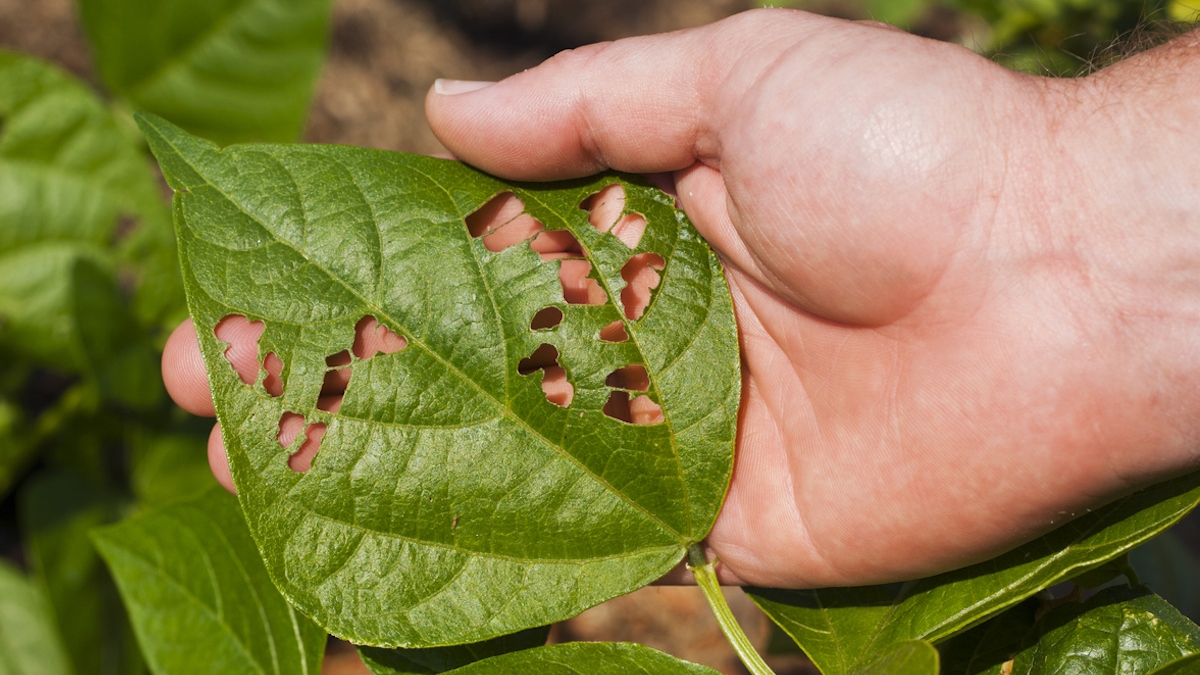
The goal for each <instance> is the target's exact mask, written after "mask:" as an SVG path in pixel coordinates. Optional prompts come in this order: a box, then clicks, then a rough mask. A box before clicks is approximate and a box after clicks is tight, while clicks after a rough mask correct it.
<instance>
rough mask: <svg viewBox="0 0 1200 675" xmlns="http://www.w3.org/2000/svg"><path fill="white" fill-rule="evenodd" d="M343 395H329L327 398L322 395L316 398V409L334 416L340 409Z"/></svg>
mask: <svg viewBox="0 0 1200 675" xmlns="http://www.w3.org/2000/svg"><path fill="white" fill-rule="evenodd" d="M343 398H345V396H344V395H343V394H330V395H328V396H326V395H324V394H322V395H321V396H318V397H317V409H318V410H324V411H325V412H327V413H330V414H336V413H337V411H338V410H341V408H342V399H343Z"/></svg>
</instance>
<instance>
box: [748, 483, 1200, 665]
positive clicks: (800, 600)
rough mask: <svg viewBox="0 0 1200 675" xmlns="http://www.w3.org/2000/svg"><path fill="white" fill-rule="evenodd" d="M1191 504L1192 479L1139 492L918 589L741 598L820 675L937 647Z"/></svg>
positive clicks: (1196, 497) (1150, 532) (1157, 528)
mask: <svg viewBox="0 0 1200 675" xmlns="http://www.w3.org/2000/svg"><path fill="white" fill-rule="evenodd" d="M1197 504H1200V473H1195V474H1191V475H1188V476H1184V477H1182V478H1177V479H1174V480H1171V481H1167V482H1164V483H1161V484H1159V485H1155V486H1153V487H1150V488H1146V489H1144V490H1141V491H1139V492H1136V493H1134V494H1132V495H1129V496H1126V497H1123V498H1121V499H1119V500H1117V501H1115V502H1113V503H1111V504H1109V505H1108V506H1105V507H1103V508H1100V509H1097V510H1095V511H1094V512H1093V513H1090V514H1088V515H1086V516H1084V517H1082V518H1079V519H1077V520H1074V521H1071V522H1069V523H1067V524H1066V525H1064V526H1063V527H1061V528H1059V529H1057V530H1055V531H1053V532H1051V533H1050V534H1047V535H1045V536H1043V537H1041V538H1039V539H1037V540H1034V541H1032V542H1029V543H1028V544H1025V545H1023V546H1021V547H1019V548H1017V549H1014V550H1012V551H1009V552H1008V553H1005V554H1003V555H1000V556H998V557H996V558H994V559H992V560H989V561H986V562H982V563H979V564H976V565H972V566H970V567H966V568H963V569H960V570H955V571H953V572H948V573H946V574H940V575H937V576H934V577H929V578H926V579H920V580H917V581H911V582H907V583H905V584H893V585H889V586H869V587H863V588H833V589H824V590H812V591H783V590H774V589H750V590H748V594H749V595H750V597H751V598H752V599H753V600H754V601H755V603H757V604H758V605H759V607H761V608H762V609H763V610H764V611H765V612H766V613H767V615H768V616H770V617H771V619H772V620H773V621H775V623H777V624H779V626H780V627H781V628H783V630H784V631H785V632H786V633H787V634H788V635H790V636H791V637H792V639H794V640H796V642H797V644H799V645H800V647H801V648H802V649H803V650H804V651H805V653H807V654H808V655H809V657H810V658H812V660H813V662H814V663H816V664H817V666H818V667H820V668H821V672H822V673H825V675H848V674H849V673H852V672H853V671H854V669H855V668H857V667H859V666H860V665H861V664H862V663H865V662H866V661H869V660H870V659H873V658H875V657H876V655H878V654H880V653H881V652H882V650H886V649H887V648H888V647H889V645H891V644H894V643H897V642H902V641H906V640H917V639H920V640H929V641H931V642H940V641H942V640H945V639H947V638H949V637H950V636H952V635H955V634H957V633H960V632H962V631H964V630H967V629H968V628H971V627H972V626H975V625H977V624H979V623H981V622H983V621H984V620H986V619H988V618H989V617H991V616H994V615H996V614H998V613H1000V612H1002V611H1004V610H1005V609H1007V608H1009V607H1012V606H1014V605H1016V604H1018V603H1020V602H1021V601H1022V600H1024V599H1025V598H1028V597H1030V596H1032V595H1033V594H1035V593H1037V592H1038V591H1040V590H1042V589H1045V588H1049V587H1051V586H1053V585H1055V584H1058V583H1061V582H1064V581H1068V580H1070V579H1072V578H1074V577H1077V576H1079V575H1080V574H1081V573H1083V572H1085V571H1087V570H1090V569H1093V568H1095V567H1098V566H1100V565H1102V564H1104V563H1105V562H1106V561H1108V560H1111V559H1112V558H1114V557H1117V556H1120V555H1123V554H1125V553H1126V552H1128V551H1129V550H1130V549H1132V548H1134V547H1136V546H1138V545H1140V544H1142V543H1144V542H1146V541H1148V540H1149V539H1151V538H1152V537H1154V536H1155V535H1156V534H1158V533H1160V532H1162V531H1164V530H1166V529H1167V528H1168V527H1170V526H1171V525H1173V524H1174V523H1175V522H1177V521H1178V520H1179V519H1180V518H1182V517H1183V516H1184V515H1185V514H1187V513H1188V512H1189V511H1191V510H1192V509H1193V508H1195V507H1196V505H1197Z"/></svg>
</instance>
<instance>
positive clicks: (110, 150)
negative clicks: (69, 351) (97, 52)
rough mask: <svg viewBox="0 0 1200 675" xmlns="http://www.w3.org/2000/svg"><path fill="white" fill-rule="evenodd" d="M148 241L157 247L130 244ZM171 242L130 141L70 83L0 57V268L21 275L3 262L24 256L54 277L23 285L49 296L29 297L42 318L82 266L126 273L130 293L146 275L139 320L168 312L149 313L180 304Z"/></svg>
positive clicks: (46, 68)
mask: <svg viewBox="0 0 1200 675" xmlns="http://www.w3.org/2000/svg"><path fill="white" fill-rule="evenodd" d="M150 239H153V240H155V241H156V242H157V245H156V246H154V247H148V246H146V245H144V243H143V244H141V245H139V246H137V247H133V246H132V245H130V244H129V242H132V241H142V242H145V241H147V240H150ZM172 242H173V236H172V233H171V227H170V221H169V219H168V216H167V211H166V209H165V208H164V203H163V197H162V193H161V191H160V189H159V186H158V184H157V182H156V180H155V179H154V175H153V173H152V171H151V165H150V164H149V163H148V161H147V158H146V156H145V154H144V153H143V151H142V147H141V144H140V142H139V140H138V138H137V136H136V135H134V134H133V133H132V132H131V131H130V130H129V129H128V128H127V127H126V126H125V125H122V124H120V123H118V122H117V120H116V119H115V118H114V117H113V115H112V113H111V112H109V110H108V109H107V108H106V107H105V106H104V105H103V104H102V103H101V102H100V101H99V99H97V98H96V97H95V96H94V95H93V94H92V93H91V92H90V91H89V90H88V89H87V88H86V87H84V86H83V85H82V84H81V83H79V82H78V81H77V80H75V79H74V78H73V77H71V76H69V75H67V74H66V73H64V72H62V71H61V70H59V69H58V68H55V67H54V66H51V65H49V64H47V63H44V62H42V61H39V60H37V59H33V58H31V57H27V56H22V55H18V54H13V53H11V52H6V51H2V50H0V262H4V265H5V267H6V268H8V269H9V270H10V272H9V276H10V277H11V276H12V272H13V270H14V269H15V268H17V267H20V265H19V264H17V263H12V262H6V261H5V258H7V257H8V256H11V255H20V254H22V253H23V252H26V251H28V253H27V254H26V255H27V256H31V257H34V258H37V257H41V258H43V259H45V260H46V261H47V263H48V264H49V265H50V266H51V267H52V268H53V269H55V270H59V275H60V276H58V277H57V281H54V280H53V279H52V278H51V276H50V274H51V271H49V270H48V271H45V272H42V273H40V274H38V275H37V276H38V277H39V279H37V280H34V279H31V280H29V281H27V282H26V283H25V284H24V285H25V286H26V287H29V288H32V287H33V286H35V285H37V286H39V287H40V286H49V288H47V289H46V290H45V291H38V293H39V295H40V296H44V297H43V298H42V301H41V302H42V309H43V311H44V309H45V307H46V306H47V305H46V304H45V303H46V302H47V300H48V298H49V296H50V295H52V294H54V293H59V294H65V293H67V292H68V290H67V286H69V280H68V277H66V276H65V275H64V274H63V272H62V270H64V269H66V266H67V265H68V264H69V263H70V262H71V261H76V260H81V259H85V258H86V259H89V260H91V261H92V262H94V263H95V264H96V265H97V266H98V267H99V268H101V269H104V270H106V271H107V272H109V273H115V272H116V270H117V269H118V268H119V267H120V268H124V267H128V269H129V274H130V275H131V280H132V282H133V285H134V286H139V285H138V284H137V283H136V282H137V281H138V277H139V276H140V275H141V273H142V272H144V271H145V270H143V269H142V268H143V267H149V268H154V269H156V270H157V273H156V275H155V276H154V278H153V279H152V281H153V284H154V287H153V288H152V289H150V293H151V295H152V296H154V298H156V299H155V300H154V302H144V301H142V300H141V299H140V295H139V296H138V298H135V301H134V302H135V306H137V307H138V308H139V310H138V311H139V312H144V313H139V317H140V318H142V319H147V318H151V315H152V314H154V312H160V313H161V312H163V311H166V310H167V309H168V308H167V307H165V306H155V305H164V303H165V304H170V303H174V304H175V305H178V304H180V300H181V299H182V288H181V286H180V283H179V278H178V272H177V271H176V268H175V266H174V262H173V248H174V247H173V245H172ZM34 249H39V250H34ZM29 261H30V258H29V257H27V258H26V263H25V264H26V265H28V263H29ZM164 261H165V262H164ZM151 263H153V264H151ZM164 265H165V266H167V268H169V269H167V270H166V271H165V272H164V270H163V269H159V268H163V267H164ZM30 271H35V272H36V270H30ZM139 289H140V286H139ZM10 293H11V292H10ZM139 293H140V290H139ZM59 306H65V304H64V303H61V302H60V303H59ZM9 311H15V310H13V308H11V307H4V308H3V309H0V316H3V314H4V313H7V312H9ZM26 314H28V313H26ZM61 314H63V313H62V312H60V315H61ZM5 321H8V318H7V317H5ZM52 329H53V330H52ZM56 331H57V332H56ZM41 332H42V333H43V334H44V335H45V336H46V339H47V340H51V341H54V340H57V341H58V342H59V343H61V342H62V340H63V339H64V336H63V333H62V327H61V326H51V325H47V326H46V327H45V329H44V330H42V331H41ZM22 344H24V345H26V346H29V345H30V344H31V343H30V341H24V342H23V343H22ZM52 348H53V347H51V346H43V347H42V348H41V350H40V351H38V352H37V353H38V355H39V356H44V354H45V352H47V351H49V350H51V349H52Z"/></svg>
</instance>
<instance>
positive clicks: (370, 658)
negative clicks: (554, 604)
mask: <svg viewBox="0 0 1200 675" xmlns="http://www.w3.org/2000/svg"><path fill="white" fill-rule="evenodd" d="M549 636H550V626H542V627H541V628H530V629H529V630H523V631H521V632H519V633H513V634H512V635H501V636H500V637H498V638H492V639H491V640H487V641H485V642H476V643H473V644H469V645H457V646H453V647H429V648H426V649H384V648H381V647H359V648H358V653H359V655H360V656H362V660H363V663H365V664H367V667H368V668H370V669H371V672H372V673H375V675H438V674H440V673H445V672H449V671H451V670H454V669H455V668H461V667H462V666H466V665H470V664H472V663H475V662H476V661H482V660H483V659H486V658H489V657H492V656H498V655H500V654H507V653H509V652H517V651H521V650H523V649H532V648H534V647H540V646H542V645H544V644H546V638H548V637H549Z"/></svg>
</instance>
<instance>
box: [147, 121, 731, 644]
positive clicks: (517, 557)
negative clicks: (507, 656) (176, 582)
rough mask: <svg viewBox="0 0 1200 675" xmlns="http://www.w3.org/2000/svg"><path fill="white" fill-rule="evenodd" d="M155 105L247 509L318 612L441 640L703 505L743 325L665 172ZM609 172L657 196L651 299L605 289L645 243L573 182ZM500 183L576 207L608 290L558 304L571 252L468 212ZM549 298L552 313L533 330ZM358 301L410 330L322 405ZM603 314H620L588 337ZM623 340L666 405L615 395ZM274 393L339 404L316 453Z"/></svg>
mask: <svg viewBox="0 0 1200 675" xmlns="http://www.w3.org/2000/svg"><path fill="white" fill-rule="evenodd" d="M140 123H141V124H142V127H143V129H144V131H145V133H146V135H147V138H148V139H149V141H150V145H151V149H152V151H153V152H154V153H155V155H156V156H157V157H158V159H159V162H160V164H161V166H162V167H163V170H164V173H165V174H166V176H167V179H168V181H169V182H170V183H171V185H172V186H173V187H174V188H175V189H176V190H177V193H176V195H175V203H174V208H175V214H176V228H177V233H178V238H179V241H180V254H181V262H182V264H183V267H184V270H185V272H184V275H185V287H186V289H187V293H188V303H189V307H190V309H191V312H192V316H193V318H194V320H195V322H196V326H197V327H198V332H199V336H200V344H201V350H202V352H203V353H204V357H205V363H206V365H207V367H208V373H209V378H210V382H211V384H212V388H213V395H214V398H215V400H216V407H217V416H218V418H219V419H220V422H221V428H222V431H223V433H224V436H225V446H226V448H227V450H228V452H229V457H230V460H231V465H232V469H233V476H234V481H235V483H236V484H237V487H238V494H239V496H240V498H241V501H242V507H243V509H244V510H245V512H246V514H247V518H248V520H249V522H250V529H251V531H252V532H253V533H254V536H255V539H256V541H257V542H258V544H259V547H260V550H261V552H262V554H263V556H264V558H265V560H266V563H267V569H268V570H270V572H271V576H272V579H274V580H275V583H276V584H277V585H278V586H279V587H280V589H281V590H282V591H283V593H284V595H285V596H287V597H288V598H289V599H290V600H291V601H292V602H293V603H294V604H295V605H296V606H297V607H298V608H300V609H301V610H302V611H304V612H305V613H306V614H308V615H310V616H313V617H314V618H315V619H316V620H317V621H318V623H320V624H321V625H322V626H324V627H325V628H326V629H327V630H328V631H330V632H331V633H333V634H335V635H338V636H341V637H345V638H347V639H349V640H350V641H352V642H355V643H357V644H371V645H375V646H385V647H396V646H405V647H431V646H443V645H448V644H461V643H466V642H477V641H481V640H486V639H489V638H492V637H495V636H498V635H504V634H507V633H511V632H513V631H516V630H521V629H524V628H530V627H533V626H540V625H545V624H548V623H552V622H554V621H557V620H561V619H565V618H568V617H571V616H574V615H575V614H577V613H579V612H580V611H582V610H583V609H586V608H587V607H590V606H592V605H595V604H597V603H599V602H602V601H604V600H607V599H608V598H611V597H614V596H616V595H620V594H622V593H626V592H629V591H632V590H634V589H636V588H639V587H641V586H643V585H645V584H647V583H649V582H651V581H653V580H654V579H656V578H658V577H660V576H661V575H662V574H664V573H666V572H667V571H668V570H670V569H671V568H672V567H673V566H674V565H675V564H676V563H677V562H679V561H680V560H681V559H682V558H683V556H684V554H685V551H686V550H687V547H688V545H689V544H691V543H693V542H697V541H700V540H702V539H703V538H704V536H705V535H706V534H707V533H708V531H709V529H710V528H711V527H712V523H713V521H714V520H715V518H716V514H717V511H718V510H719V508H720V505H721V502H722V499H723V498H724V494H725V490H726V487H727V486H728V482H729V476H730V473H731V470H732V464H733V445H734V440H735V433H736V424H737V407H738V401H739V393H740V375H739V370H738V368H739V364H738V345H737V333H736V327H735V324H734V318H733V308H732V303H731V299H730V296H729V290H728V287H727V285H726V283H725V279H724V277H723V275H722V273H721V269H720V264H719V262H718V260H717V258H716V256H715V255H714V254H713V252H712V251H711V250H710V249H709V248H708V246H707V245H706V244H705V242H704V241H703V240H702V239H701V238H700V237H699V235H698V234H697V233H696V232H695V230H694V229H693V228H692V227H691V225H690V224H689V223H688V222H687V220H686V218H685V217H684V216H683V215H682V213H680V212H678V211H676V210H675V209H674V208H673V205H672V201H671V199H670V198H669V197H668V196H666V195H664V194H662V193H661V192H659V191H658V190H655V189H654V188H652V187H650V186H649V185H647V184H646V183H645V182H644V181H642V180H640V179H637V178H623V177H619V176H615V175H607V176H601V177H597V178H593V179H588V180H580V181H573V182H570V183H563V184H557V185H516V184H510V183H504V182H502V181H499V180H497V179H495V178H492V177H489V176H487V175H484V174H482V173H480V172H478V171H475V170H474V169H471V168H470V167H467V166H465V165H463V164H460V163H457V162H451V161H447V160H440V159H433V158H429V157H420V156H415V155H405V154H400V153H388V152H381V151H373V150H365V149H361V148H347V147H323V146H264V145H254V146H233V147H230V148H226V149H224V150H219V149H218V148H217V147H216V146H214V145H212V144H209V143H207V142H204V141H201V140H200V139H197V138H194V137H191V136H188V135H186V134H185V133H183V132H182V131H180V130H179V129H177V128H175V127H173V126H171V125H169V124H167V123H165V122H164V121H162V120H159V119H157V118H153V117H149V116H144V117H141V118H140ZM613 184H620V185H622V186H623V188H624V190H625V192H626V195H627V201H626V203H625V211H626V213H630V214H632V213H638V214H641V215H642V216H644V217H645V219H646V220H647V221H648V225H647V226H646V229H645V233H644V235H643V236H642V237H641V239H640V243H639V244H638V246H637V248H636V252H641V253H645V254H647V255H655V256H660V257H661V260H662V262H663V270H662V271H661V272H660V275H661V276H660V282H659V283H658V285H657V287H656V288H655V289H654V291H653V295H652V297H651V300H650V305H649V307H648V309H646V310H645V313H644V315H642V316H641V318H639V319H637V320H631V319H627V318H625V316H624V314H623V313H622V310H621V309H620V308H619V306H618V305H617V303H616V302H614V300H613V298H615V297H618V296H619V294H620V293H621V291H622V289H623V288H624V286H625V281H624V280H623V278H622V276H621V271H622V269H623V266H625V265H626V264H627V263H628V261H629V260H630V258H631V255H633V254H634V253H635V251H633V250H631V249H630V248H629V247H628V246H627V245H626V244H625V243H623V242H622V241H621V240H619V239H617V238H616V237H615V236H613V235H612V234H602V233H601V232H600V231H599V230H598V229H597V228H595V227H593V226H592V225H590V224H589V223H588V213H587V212H585V211H583V210H581V208H580V205H581V203H582V202H584V200H585V199H586V198H588V197H589V196H591V195H593V194H595V193H597V192H598V191H600V190H601V189H602V188H604V187H606V186H608V185H613ZM504 192H512V193H513V194H514V195H515V196H516V197H518V198H519V199H520V200H521V201H523V203H524V204H525V208H526V211H527V212H528V213H529V214H530V215H531V216H532V217H533V218H536V219H537V220H538V221H540V222H541V223H543V224H544V225H545V227H546V228H548V229H550V230H567V231H569V232H570V233H572V234H573V235H574V237H575V238H576V239H577V240H578V242H579V243H580V245H581V247H582V249H583V251H585V252H586V261H587V264H589V265H590V266H591V270H592V271H591V277H590V278H591V279H593V280H594V282H595V283H596V284H597V286H598V288H599V289H600V290H602V291H603V294H604V295H605V297H606V298H607V299H608V300H607V301H606V302H604V304H599V305H578V304H567V303H566V302H565V301H564V295H563V288H562V285H561V284H560V282H559V265H560V261H558V260H549V261H543V260H542V259H541V258H540V256H539V255H538V254H537V253H534V252H533V251H532V250H531V249H530V248H529V246H527V245H525V244H519V245H514V246H512V247H510V248H507V249H506V250H504V251H502V252H498V253H494V252H492V251H489V250H488V249H487V248H486V246H485V244H484V242H483V241H482V239H480V238H473V237H472V236H471V234H470V233H469V231H468V227H467V225H466V223H465V220H464V219H465V218H466V217H467V216H468V215H469V214H471V213H472V212H474V211H476V210H477V209H479V208H480V207H482V206H484V205H485V204H486V203H488V202H489V200H491V199H492V197H494V196H496V195H498V194H501V193H504ZM547 307H556V308H558V310H560V311H561V313H562V316H563V318H562V320H561V323H560V324H559V325H557V327H554V328H549V329H540V330H536V331H535V330H531V327H530V325H531V319H532V318H533V317H534V316H535V314H537V313H539V312H540V311H541V310H543V309H544V308H547ZM229 315H244V316H246V317H248V318H250V319H252V320H255V321H262V322H264V326H265V327H264V332H263V335H262V338H261V340H260V341H259V356H260V359H262V358H263V357H265V355H267V354H271V353H273V354H275V355H276V356H277V357H278V358H280V359H282V362H283V364H284V366H283V394H282V396H280V397H278V398H276V397H273V396H271V395H270V394H269V393H268V392H267V391H266V389H265V387H264V386H263V385H262V384H261V382H262V381H263V379H262V374H261V373H260V377H259V379H258V382H256V383H255V384H252V385H246V384H243V382H242V380H241V379H240V378H239V377H238V375H237V374H235V372H234V371H233V370H232V369H231V368H230V366H229V363H228V362H227V361H226V360H225V358H224V356H223V353H224V351H225V345H224V343H222V342H219V341H218V340H217V339H216V337H215V335H214V327H215V326H216V325H217V323H218V322H219V321H221V320H222V318H224V317H226V316H229ZM368 316H370V317H375V318H377V319H378V321H379V322H380V323H381V324H383V325H384V326H386V327H387V328H388V329H389V330H391V331H394V332H395V333H397V334H398V335H400V336H402V337H403V338H404V340H406V342H407V346H406V347H405V348H404V349H402V350H401V351H398V352H395V353H392V354H386V355H380V356H375V357H374V358H370V359H361V358H358V357H357V356H356V357H355V358H354V360H353V362H352V365H351V369H352V377H351V380H350V385H349V389H348V392H347V394H346V397H345V400H344V402H343V404H342V407H341V410H340V412H338V413H337V414H332V413H329V412H326V411H325V410H323V409H321V408H319V407H318V403H319V401H318V394H319V391H320V389H321V387H322V381H323V379H324V377H325V374H326V372H327V371H328V370H329V368H330V367H329V366H327V361H326V359H327V358H328V357H331V356H333V355H337V354H339V353H340V352H343V351H345V350H347V349H348V348H350V347H351V345H352V343H353V342H354V338H355V326H356V324H357V323H358V322H359V321H360V320H362V319H364V318H365V317H368ZM614 322H617V323H618V325H620V326H621V327H623V329H624V331H625V333H626V336H627V337H628V339H627V340H625V341H622V342H607V341H604V340H601V339H599V335H600V332H601V330H602V329H604V328H605V327H607V326H609V325H610V324H612V323H614ZM540 344H549V345H553V347H554V349H555V350H556V353H557V354H558V357H557V358H558V363H559V365H560V366H561V367H563V368H565V371H566V374H567V377H568V380H569V381H570V383H571V385H572V386H573V388H574V396H573V399H572V400H571V402H570V404H569V406H567V407H559V406H558V405H555V404H553V403H551V402H549V401H548V400H547V397H546V395H545V394H544V393H543V391H542V389H541V381H542V374H541V373H540V372H536V371H535V372H534V373H532V374H528V375H522V374H521V373H520V372H519V364H520V362H521V361H522V360H523V359H525V358H526V357H529V356H530V355H531V354H533V352H534V351H535V349H537V348H538V347H539V345H540ZM260 362H261V361H260ZM631 364H634V365H637V366H641V367H644V369H645V372H646V375H647V378H648V380H649V384H648V385H646V387H647V391H646V392H645V394H644V395H645V396H647V397H648V398H649V400H650V401H652V402H653V403H655V404H657V405H660V406H661V408H662V413H663V416H664V422H662V423H658V424H646V425H634V424H628V423H626V422H623V421H619V420H618V419H614V418H613V417H610V416H608V415H606V414H605V413H604V412H603V408H604V406H605V405H606V402H607V401H608V400H609V399H610V396H613V397H616V396H618V394H619V393H620V392H618V391H617V389H616V388H614V386H619V385H614V386H609V384H608V382H609V379H608V378H609V377H610V376H611V374H612V373H613V372H614V370H615V369H618V368H623V367H626V366H629V365H631ZM633 393H634V394H640V392H636V391H635V392H633ZM621 395H627V394H623V393H621ZM285 413H291V414H299V415H302V416H303V417H304V418H305V420H306V421H307V422H308V423H309V424H315V423H321V424H327V425H328V430H327V431H326V433H325V435H324V438H323V439H322V441H321V446H320V452H319V454H318V455H317V456H316V459H315V460H314V463H313V465H312V468H311V470H309V471H307V472H306V473H299V472H296V471H293V470H291V469H290V468H289V466H288V457H289V454H291V453H292V452H294V451H295V449H296V448H295V447H290V448H287V449H285V448H283V447H281V446H280V444H279V442H278V440H277V437H278V435H279V431H280V421H281V419H282V418H283V416H284V415H285ZM293 445H294V446H298V445H299V442H297V443H295V444H293Z"/></svg>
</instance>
